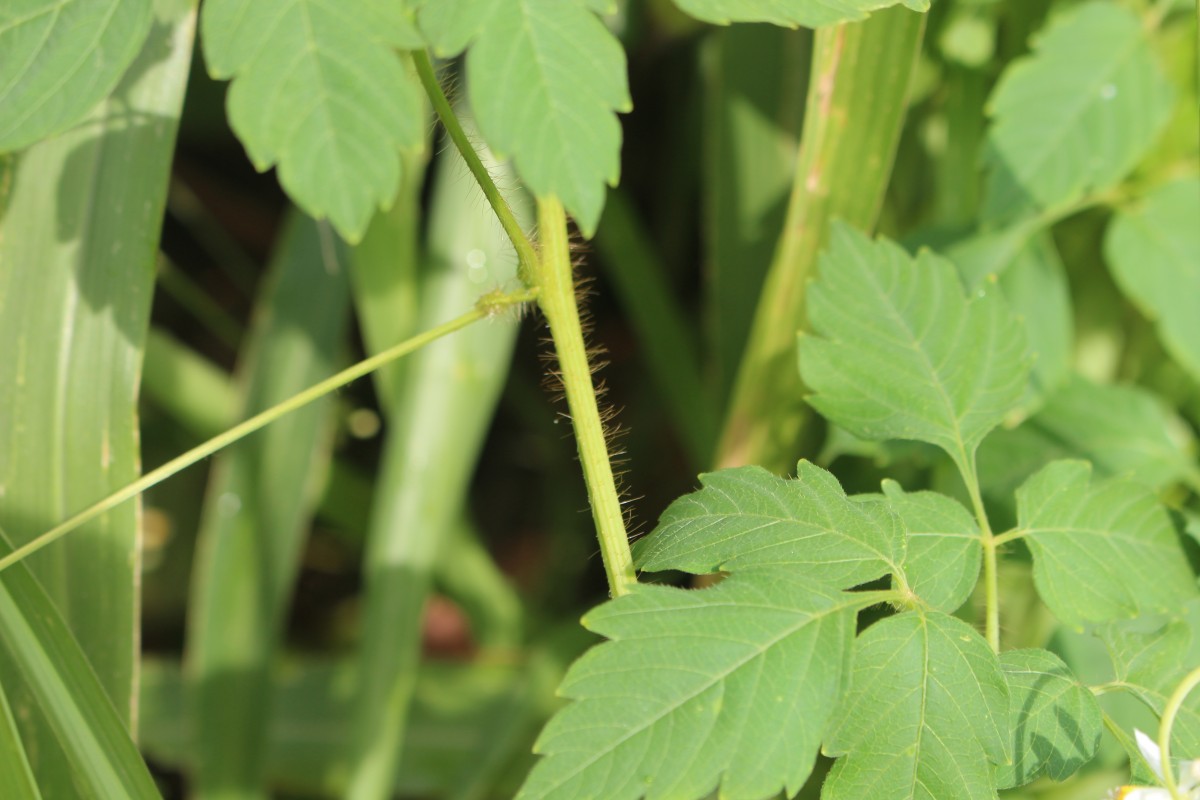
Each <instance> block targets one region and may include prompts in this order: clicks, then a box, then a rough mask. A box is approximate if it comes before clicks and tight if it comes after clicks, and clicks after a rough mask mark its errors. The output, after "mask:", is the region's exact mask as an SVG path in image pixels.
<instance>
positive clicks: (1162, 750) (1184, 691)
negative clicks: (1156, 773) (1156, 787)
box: [1158, 667, 1200, 800]
mask: <svg viewBox="0 0 1200 800" xmlns="http://www.w3.org/2000/svg"><path fill="white" fill-rule="evenodd" d="M1197 686H1200V667H1197V668H1196V669H1194V670H1192V671H1191V672H1189V673H1188V674H1187V677H1185V678H1184V679H1183V682H1182V683H1180V684H1179V686H1177V687H1175V691H1174V692H1172V693H1171V697H1170V699H1168V700H1167V705H1166V706H1165V707H1164V708H1163V714H1162V720H1161V721H1160V722H1159V725H1158V754H1159V756H1160V758H1161V761H1160V763H1161V765H1162V776H1161V777H1162V780H1163V786H1164V787H1166V790H1167V791H1168V792H1170V794H1171V797H1173V798H1175V800H1186V798H1184V796H1183V795H1182V794H1180V792H1179V786H1178V784H1177V783H1176V782H1175V772H1174V770H1172V769H1171V729H1172V728H1174V727H1175V717H1176V715H1178V714H1179V709H1181V708H1183V701H1185V700H1187V696H1188V695H1189V694H1191V692H1192V690H1193V689H1195V688H1196V687H1197Z"/></svg>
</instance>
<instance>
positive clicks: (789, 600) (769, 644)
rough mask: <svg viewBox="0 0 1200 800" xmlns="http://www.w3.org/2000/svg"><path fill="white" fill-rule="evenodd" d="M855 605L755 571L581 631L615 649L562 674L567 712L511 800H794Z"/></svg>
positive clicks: (592, 618) (547, 734) (614, 605)
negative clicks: (782, 794)
mask: <svg viewBox="0 0 1200 800" xmlns="http://www.w3.org/2000/svg"><path fill="white" fill-rule="evenodd" d="M857 602H860V601H856V600H855V599H854V597H853V595H852V594H848V593H844V592H838V591H836V590H832V589H830V588H828V587H822V586H820V585H819V584H816V585H814V584H813V583H812V582H811V581H809V580H807V579H806V578H805V577H804V576H802V575H799V574H797V573H796V572H795V571H793V570H790V569H787V568H778V567H766V568H764V567H756V568H752V569H748V570H745V571H743V572H741V573H739V574H735V575H733V576H731V577H730V578H728V579H726V580H725V581H722V582H721V583H720V584H718V585H717V586H714V587H712V588H709V589H704V590H691V591H689V590H684V589H676V588H672V587H665V586H650V585H645V584H642V585H639V586H637V587H636V588H635V589H634V590H633V592H632V593H631V594H629V595H626V596H624V597H621V598H619V599H617V600H615V601H613V602H610V603H607V604H605V605H602V606H600V607H599V608H597V609H594V610H593V611H591V612H589V613H588V614H587V616H586V617H584V625H586V626H587V627H588V628H589V629H591V630H593V631H595V632H596V633H599V634H602V635H604V636H606V637H607V638H609V639H611V640H612V641H610V642H606V643H604V644H601V645H599V646H597V647H594V648H592V649H591V650H590V651H589V652H588V653H587V654H585V655H584V656H583V657H582V658H581V659H579V661H577V662H575V664H574V666H572V667H571V669H570V671H569V672H568V673H567V677H566V678H565V679H564V680H563V684H562V686H561V687H560V688H559V692H560V694H562V695H563V696H565V697H567V698H568V699H569V700H571V701H572V702H571V703H570V704H569V705H567V706H566V707H565V708H564V709H563V710H562V711H560V712H559V713H558V714H557V715H555V717H554V718H553V719H551V720H550V722H549V724H547V726H546V729H545V730H544V731H543V732H542V735H541V736H540V737H538V743H537V745H536V747H535V749H536V751H537V752H538V753H541V754H542V755H543V758H542V760H541V761H540V762H538V765H537V766H536V767H535V768H534V769H533V772H531V773H530V775H529V778H528V779H527V780H526V782H525V785H524V787H522V789H521V793H520V794H519V795H517V797H518V799H519V800H541V798H548V799H550V800H558V799H559V798H562V799H563V800H566V798H578V797H603V798H605V800H637V798H641V797H643V796H648V797H651V798H689V799H690V798H700V797H705V796H707V795H708V794H709V793H710V792H711V791H712V790H713V789H716V788H717V787H718V786H720V796H721V797H738V798H741V797H746V798H750V797H754V798H759V797H771V796H773V795H775V794H776V793H778V792H779V791H780V790H784V791H786V792H787V794H788V796H792V795H794V794H795V793H796V792H797V791H798V790H799V789H800V787H801V786H802V785H803V784H804V781H805V780H806V779H807V778H808V776H809V774H810V772H811V771H812V766H813V762H814V761H815V760H816V755H817V747H818V745H819V744H820V741H821V736H822V734H823V733H824V731H825V728H826V726H827V724H828V723H829V720H830V717H831V716H832V714H833V712H834V709H835V708H836V707H837V703H838V700H839V698H840V695H841V693H842V690H843V681H844V676H845V674H846V671H847V668H848V666H849V664H848V657H849V654H850V649H851V642H852V638H853V635H854V618H855V604H856V603H857ZM631 676H636V680H631ZM863 796H864V797H865V796H868V795H863Z"/></svg>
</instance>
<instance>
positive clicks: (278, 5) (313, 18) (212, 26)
mask: <svg viewBox="0 0 1200 800" xmlns="http://www.w3.org/2000/svg"><path fill="white" fill-rule="evenodd" d="M202 22H203V28H204V37H203V41H204V57H205V61H206V62H207V64H208V70H209V73H210V74H212V76H213V77H214V78H233V85H232V86H231V87H230V90H229V100H228V106H229V122H230V124H231V125H232V126H233V130H234V132H235V133H237V135H238V138H239V139H240V140H241V141H242V144H243V145H245V147H246V152H247V153H248V154H249V156H250V159H251V161H253V162H254V165H255V167H257V168H258V169H259V170H260V171H266V170H267V169H269V168H271V167H277V168H278V170H279V182H280V183H281V184H282V185H283V188H284V189H285V190H287V193H288V194H289V195H290V196H291V198H292V199H293V200H294V201H295V202H296V205H298V206H300V208H302V209H304V210H305V211H306V212H308V213H309V214H311V215H312V216H313V217H317V218H326V217H328V218H329V219H330V220H331V221H332V222H333V224H334V226H335V227H336V228H337V229H338V231H339V232H340V233H341V234H342V236H344V237H345V238H346V239H347V240H348V241H351V242H356V241H358V240H359V239H361V238H362V236H363V233H364V231H365V230H366V228H367V223H368V222H369V221H370V220H371V217H372V215H373V214H374V212H375V210H376V209H378V208H387V207H389V206H390V205H391V203H392V200H393V198H395V196H396V190H397V189H398V187H399V183H400V169H401V165H400V150H402V149H403V150H406V151H409V152H413V151H417V150H420V149H421V147H422V146H423V144H424V115H423V114H422V110H421V108H422V106H421V89H420V86H419V85H418V84H417V80H416V77H415V76H414V75H412V74H411V73H410V72H409V70H408V69H407V67H406V65H405V64H404V62H403V61H402V60H401V57H400V55H399V54H398V53H396V52H395V48H397V47H400V48H409V47H417V46H420V42H419V41H418V40H417V38H416V35H415V34H416V32H415V31H414V30H413V29H412V27H411V25H408V24H407V17H406V15H405V12H404V11H403V10H402V9H401V8H400V7H399V6H398V5H397V4H394V3H390V2H387V0H364V1H363V2H358V3H355V4H353V6H350V5H344V4H341V3H323V2H320V0H209V1H208V2H206V3H205V4H204V12H203V21H202Z"/></svg>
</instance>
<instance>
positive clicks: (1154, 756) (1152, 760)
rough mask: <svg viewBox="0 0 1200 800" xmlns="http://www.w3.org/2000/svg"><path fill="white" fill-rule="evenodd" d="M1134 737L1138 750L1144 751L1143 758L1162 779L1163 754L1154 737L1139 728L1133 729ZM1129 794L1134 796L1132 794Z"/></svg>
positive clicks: (1168, 797) (1168, 798)
mask: <svg viewBox="0 0 1200 800" xmlns="http://www.w3.org/2000/svg"><path fill="white" fill-rule="evenodd" d="M1133 738H1134V739H1136V740H1137V746H1138V750H1141V751H1142V758H1144V759H1146V763H1147V764H1149V765H1150V768H1151V769H1153V770H1154V774H1155V775H1157V776H1158V779H1159V780H1162V779H1163V769H1162V754H1161V753H1160V752H1159V751H1158V745H1157V744H1156V743H1155V741H1154V740H1153V739H1151V738H1150V737H1149V736H1147V735H1146V734H1144V733H1142V732H1141V731H1139V730H1138V729H1137V728H1134V729H1133ZM1164 791H1165V790H1164ZM1127 796H1128V797H1133V795H1132V794H1131V795H1127ZM1170 797H1171V795H1170V794H1169V793H1168V794H1167V800H1170ZM1135 800H1141V798H1135Z"/></svg>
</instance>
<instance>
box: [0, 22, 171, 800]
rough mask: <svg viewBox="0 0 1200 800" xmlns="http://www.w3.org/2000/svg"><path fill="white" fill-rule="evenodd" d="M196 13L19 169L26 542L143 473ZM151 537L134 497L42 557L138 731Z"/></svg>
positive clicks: (45, 771) (18, 381) (10, 434)
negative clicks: (84, 120) (142, 376)
mask: <svg viewBox="0 0 1200 800" xmlns="http://www.w3.org/2000/svg"><path fill="white" fill-rule="evenodd" d="M194 13H195V12H194V7H193V4H192V3H190V2H187V0H159V1H158V2H157V3H156V6H155V18H156V20H157V23H156V24H157V26H158V27H157V30H158V33H157V34H156V35H155V37H154V39H153V42H152V43H149V44H147V46H146V49H145V50H144V51H143V53H142V54H141V55H140V56H139V58H138V60H137V61H136V62H135V65H134V67H133V68H132V69H131V70H130V72H129V73H128V75H127V77H126V80H125V81H123V82H122V83H121V84H120V85H119V86H118V87H117V88H116V90H115V91H114V93H113V96H112V98H111V99H110V100H108V101H106V102H105V103H102V104H101V105H99V106H97V107H96V108H95V109H94V110H93V112H92V114H91V115H90V117H89V122H88V124H86V125H83V126H80V127H78V128H76V129H74V130H72V131H70V132H69V133H65V134H63V135H61V136H59V137H57V138H55V139H51V140H48V141H45V142H42V143H40V144H37V145H34V146H33V147H31V148H29V149H28V150H26V151H25V152H23V153H22V154H21V156H20V157H19V159H18V162H17V166H16V169H15V171H14V174H13V176H12V188H11V192H10V194H9V197H8V208H7V212H6V213H5V216H4V218H3V220H0V341H3V342H5V343H6V346H7V347H8V351H9V357H6V358H4V359H0V408H2V409H4V411H3V417H4V424H3V425H0V525H3V527H4V528H5V529H6V530H7V531H8V534H9V536H10V537H11V538H12V540H13V542H14V543H15V544H23V543H25V542H27V541H29V540H30V539H33V538H34V537H36V536H38V535H40V534H42V533H43V532H45V531H46V530H48V529H49V528H51V527H52V526H53V525H55V524H57V523H58V522H60V521H61V520H63V519H65V518H66V517H68V516H69V515H71V514H74V513H75V512H77V511H79V510H80V509H82V508H84V507H85V506H87V505H89V504H91V503H93V502H95V501H97V500H99V499H101V498H103V497H105V496H107V495H108V494H110V493H111V492H112V491H113V490H115V489H117V488H118V487H121V486H124V485H125V484H128V483H130V482H131V481H133V480H134V479H135V478H136V477H137V475H138V452H137V421H136V416H135V415H136V397H137V386H138V382H139V370H140V367H141V356H142V348H143V346H144V342H145V337H146V329H147V323H148V317H149V311H150V297H151V295H152V293H153V285H154V257H155V253H156V251H157V245H158V236H159V230H160V228H161V224H162V214H163V206H164V202H165V196H166V188H167V175H168V171H169V169H170V166H171V157H172V153H173V150H174V143H175V128H176V120H177V119H178V115H179V109H180V104H181V103H182V98H183V91H184V86H185V84H186V81H187V74H188V68H189V66H190V64H191V46H192V36H193V30H194ZM137 536H138V505H137V504H136V503H128V504H126V505H123V506H121V507H120V508H118V509H116V510H114V511H112V512H110V513H108V514H106V515H105V516H103V517H101V518H100V519H98V520H97V521H95V522H93V523H91V524H89V525H87V526H84V527H83V528H82V529H81V530H78V531H76V532H74V533H72V534H71V537H70V538H69V539H67V540H65V541H63V542H60V543H58V544H56V545H54V546H53V547H51V548H49V549H48V550H46V551H45V552H42V553H39V554H38V555H37V556H35V557H34V558H32V559H30V563H29V567H30V569H32V570H33V572H34V574H35V575H37V577H38V579H39V580H40V581H41V583H42V585H43V586H44V587H45V589H46V591H47V593H48V594H49V595H50V597H51V598H53V600H54V603H55V605H56V607H57V608H58V610H59V613H61V614H62V615H63V617H64V618H65V619H66V621H67V624H68V625H69V626H70V628H71V630H72V632H73V633H74V635H75V636H76V638H77V639H78V640H79V643H80V645H81V646H82V648H83V651H84V653H85V654H86V655H87V659H88V660H89V662H90V663H91V665H92V667H93V668H94V669H95V671H96V675H97V676H99V679H100V683H101V685H103V686H104V688H105V690H106V691H107V692H108V695H109V698H110V699H111V701H112V703H113V705H114V707H115V708H116V709H117V713H118V716H119V718H120V719H121V720H123V721H124V722H125V724H126V725H128V726H130V727H131V728H133V727H135V723H136V714H135V712H134V708H135V704H134V683H135V679H136V664H137V662H136V656H137V631H138V627H137V626H138V599H137V589H136V587H137V582H138V577H139V576H138V572H139V568H140V564H139V554H138V547H137ZM0 680H2V681H3V682H4V686H5V691H6V692H7V694H8V698H9V701H10V703H11V704H12V707H13V713H14V716H15V717H16V718H17V719H18V720H19V721H20V722H21V725H22V728H23V730H24V731H25V733H26V735H27V736H31V735H36V736H37V744H36V746H31V747H30V752H31V754H34V755H33V757H32V760H33V761H34V764H35V769H36V771H37V774H38V777H39V782H40V785H41V787H42V791H43V792H44V793H45V794H47V795H50V796H65V797H71V796H74V791H75V790H74V789H73V788H72V786H71V784H70V782H69V780H68V779H67V775H68V772H67V768H66V766H65V765H64V763H63V762H62V758H61V754H60V753H59V752H58V745H57V744H55V743H54V741H53V740H52V738H51V737H50V736H49V735H48V732H45V731H43V732H42V733H40V734H37V733H34V731H35V729H39V728H42V724H41V723H39V722H38V721H37V720H38V717H39V713H38V711H37V709H36V705H37V703H38V702H39V701H38V700H37V698H36V696H35V695H33V694H31V690H30V687H28V686H24V687H22V686H21V685H18V684H14V683H13V675H12V674H11V673H8V674H4V673H0ZM27 720H28V721H29V724H28V726H27V725H26V721H27ZM109 796H120V795H109Z"/></svg>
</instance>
